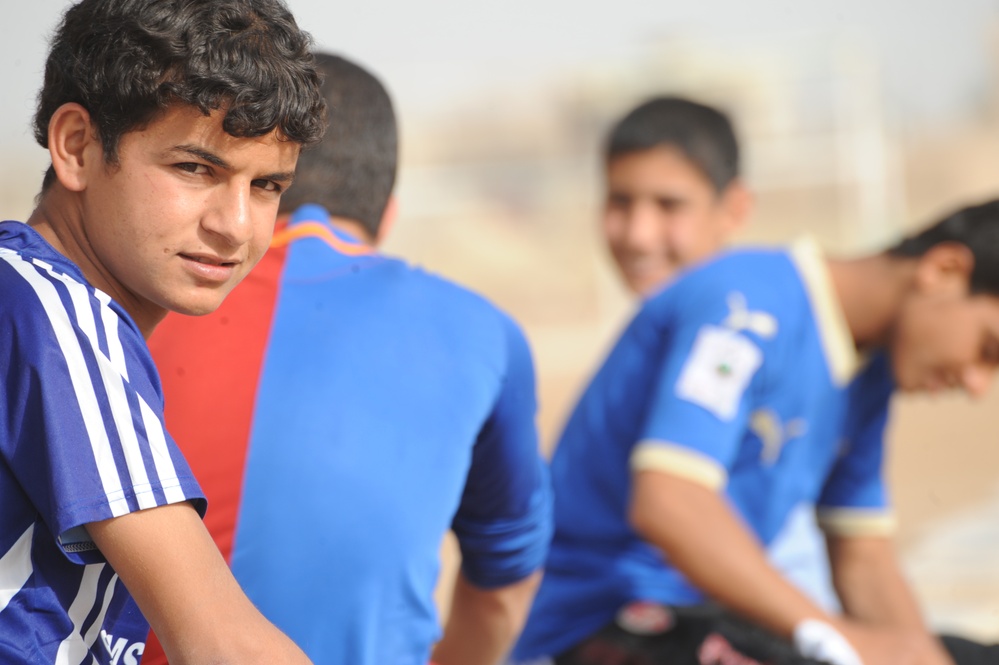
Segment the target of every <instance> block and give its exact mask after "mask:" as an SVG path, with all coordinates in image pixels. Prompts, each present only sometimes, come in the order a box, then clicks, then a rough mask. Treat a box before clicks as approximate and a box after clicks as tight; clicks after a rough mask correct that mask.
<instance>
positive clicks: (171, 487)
mask: <svg viewBox="0 0 999 665" xmlns="http://www.w3.org/2000/svg"><path fill="white" fill-rule="evenodd" d="M139 410H140V411H141V412H142V422H143V424H144V425H145V426H146V438H147V439H148V440H149V450H150V451H151V452H152V454H153V463H154V464H155V465H156V475H157V476H159V478H160V485H161V486H162V487H163V493H164V494H165V495H166V500H167V503H179V502H181V501H184V500H185V499H187V496H186V495H185V494H184V490H183V489H181V486H180V480H179V479H178V478H177V469H176V468H175V467H174V465H173V458H172V457H170V449H169V448H168V447H167V442H166V434H165V433H164V430H163V423H162V422H161V421H160V419H159V417H158V416H157V415H156V414H155V413H154V412H153V410H152V409H151V408H149V405H148V404H146V401H145V400H144V399H142V396H141V395H140V396H139Z"/></svg>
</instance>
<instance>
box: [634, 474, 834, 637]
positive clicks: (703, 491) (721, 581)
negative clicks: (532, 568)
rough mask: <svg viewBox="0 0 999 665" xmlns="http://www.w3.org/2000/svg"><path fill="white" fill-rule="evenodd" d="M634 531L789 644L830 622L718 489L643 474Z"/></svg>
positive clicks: (637, 483)
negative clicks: (800, 628)
mask: <svg viewBox="0 0 999 665" xmlns="http://www.w3.org/2000/svg"><path fill="white" fill-rule="evenodd" d="M630 517H631V522H632V525H633V526H634V527H635V529H636V530H637V531H638V532H639V534H640V535H641V536H642V537H643V538H644V539H645V540H647V541H648V542H650V543H652V544H653V545H655V546H657V547H658V548H660V549H661V550H662V551H663V552H664V553H665V554H666V556H667V557H668V558H669V560H670V562H671V563H672V564H673V565H674V566H676V568H677V569H678V570H679V571H680V572H682V573H683V574H684V575H685V576H686V577H687V579H688V580H689V581H690V582H691V583H692V584H693V585H694V586H696V587H698V588H699V589H700V590H701V591H703V592H704V593H705V594H706V595H708V596H710V597H711V598H713V599H714V600H716V601H717V602H719V603H721V604H722V605H724V606H725V607H727V608H728V609H730V610H732V611H734V612H736V613H738V614H740V615H742V616H744V617H746V618H748V619H750V620H752V621H754V622H756V623H758V624H760V625H762V626H764V627H766V628H768V629H769V630H771V631H773V632H774V633H776V634H778V635H781V636H783V637H785V638H790V637H791V636H792V633H793V632H794V628H795V626H797V625H798V624H799V622H801V621H802V620H804V619H807V618H813V619H821V620H823V621H825V620H828V619H829V617H827V616H826V615H825V613H824V612H823V611H822V610H821V609H820V608H819V607H818V606H816V605H815V604H814V603H813V602H812V601H811V600H809V599H808V598H807V597H805V595H804V594H802V593H801V592H800V591H799V590H798V589H797V588H795V587H794V586H793V585H792V584H791V583H790V582H788V581H787V580H785V579H784V578H783V577H782V576H781V574H780V573H779V572H778V571H777V570H775V569H774V568H773V567H772V566H771V565H770V562H769V561H768V560H767V557H766V553H765V552H764V550H763V548H762V547H761V546H760V544H759V543H758V541H757V540H756V539H755V538H754V537H753V535H752V534H751V533H750V532H749V530H748V529H747V528H746V527H745V525H744V524H743V523H742V522H741V520H739V518H738V517H737V516H736V514H735V513H734V512H733V511H732V509H731V508H730V507H729V505H728V503H727V502H726V501H725V499H724V497H723V496H722V495H720V494H719V493H718V492H716V491H715V490H712V489H709V488H708V487H705V486H703V485H700V484H698V483H696V482H693V481H690V480H687V479H684V478H680V477H678V476H673V475H671V474H667V473H664V472H659V471H638V472H636V474H635V477H634V482H633V495H632V505H631V511H630Z"/></svg>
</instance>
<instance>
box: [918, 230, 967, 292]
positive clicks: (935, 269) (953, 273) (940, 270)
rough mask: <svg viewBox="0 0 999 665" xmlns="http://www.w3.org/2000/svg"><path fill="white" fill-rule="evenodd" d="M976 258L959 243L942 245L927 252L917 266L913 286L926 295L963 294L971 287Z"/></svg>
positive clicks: (944, 243) (920, 258) (935, 246)
mask: <svg viewBox="0 0 999 665" xmlns="http://www.w3.org/2000/svg"><path fill="white" fill-rule="evenodd" d="M974 268H975V255H974V254H972V253H971V250H970V249H968V247H967V246H965V245H963V244H961V243H959V242H942V243H939V244H937V245H934V246H933V247H931V248H930V249H928V250H926V253H925V254H923V255H922V256H921V257H919V259H918V263H917V264H916V283H917V285H918V287H919V288H920V289H921V290H923V291H925V292H927V293H946V294H952V295H965V294H967V293H968V291H969V290H970V287H971V272H972V271H973V270H974Z"/></svg>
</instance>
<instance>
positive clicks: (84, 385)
mask: <svg viewBox="0 0 999 665" xmlns="http://www.w3.org/2000/svg"><path fill="white" fill-rule="evenodd" d="M12 265H13V267H14V268H15V270H17V271H18V272H19V273H20V276H21V277H22V279H21V280H18V279H9V280H8V279H5V280H4V282H5V286H10V287H11V288H12V289H13V290H15V291H16V293H15V296H16V297H15V298H14V300H15V301H17V305H16V308H15V310H12V309H11V308H9V307H8V308H4V309H3V311H2V312H0V324H2V327H3V328H4V330H5V332H4V336H3V337H2V338H0V344H2V347H3V353H2V354H0V355H2V356H3V359H2V360H0V376H2V377H3V380H4V386H5V388H4V389H5V398H4V400H3V404H2V405H0V428H2V430H0V438H2V450H0V454H2V455H3V458H4V460H5V461H6V463H7V464H8V465H9V467H10V469H11V471H12V473H13V474H14V475H15V477H17V479H18V481H19V483H20V484H21V486H22V488H23V489H24V492H25V494H26V495H27V496H28V498H29V499H30V501H31V503H32V504H33V506H34V507H35V508H36V510H37V511H38V513H39V514H40V516H41V518H42V519H43V520H44V521H45V522H46V524H47V526H48V528H49V529H50V531H51V532H52V533H53V534H55V535H57V536H58V537H59V538H58V540H59V543H60V545H61V546H62V549H63V551H64V552H65V553H66V555H67V556H68V557H69V558H70V559H72V560H74V561H78V562H83V563H90V562H93V561H99V560H100V557H99V554H98V553H96V552H95V548H94V546H93V543H92V542H90V540H89V537H88V536H87V534H86V531H85V530H84V529H82V528H80V527H82V525H85V524H87V523H90V522H94V521H99V520H104V519H108V518H112V517H117V516H120V515H124V514H126V513H129V512H134V511H136V510H141V509H143V508H149V507H153V506H157V505H163V504H166V503H174V502H179V501H186V500H191V499H193V500H195V504H196V506H197V507H198V508H199V510H201V511H203V510H204V500H203V495H202V494H201V491H200V489H199V488H198V486H197V483H196V482H195V481H194V479H193V478H192V477H191V473H190V470H189V469H188V467H187V465H186V463H185V462H184V459H183V457H182V456H181V454H180V452H179V451H178V450H177V449H176V446H175V445H174V443H173V441H172V440H171V439H170V437H169V436H168V435H167V433H166V431H165V429H164V428H163V417H162V398H161V396H160V395H159V393H158V392H157V391H158V386H159V381H158V378H157V377H156V374H155V368H154V366H153V364H152V360H151V359H150V358H149V356H148V351H146V347H145V342H144V340H143V339H142V338H141V335H139V333H138V330H137V329H136V328H135V327H134V325H133V324H131V322H130V320H127V319H126V318H124V317H125V315H123V314H119V312H118V311H117V309H116V308H117V305H113V304H112V303H111V301H110V299H109V298H107V296H105V295H104V294H102V293H100V292H97V294H96V295H95V294H94V292H93V291H91V290H90V289H88V287H86V286H85V285H83V284H81V283H79V282H75V281H73V280H71V279H69V278H66V277H65V276H62V275H59V274H57V273H53V272H52V271H51V270H50V269H48V268H46V267H44V266H43V267H41V268H39V267H38V266H34V265H32V264H29V263H28V262H27V261H18V259H17V258H13V259H9V260H8V263H7V264H6V265H4V264H3V261H0V268H2V269H9V268H10V267H11V266H12ZM4 277H10V275H9V273H8V275H6V276H4Z"/></svg>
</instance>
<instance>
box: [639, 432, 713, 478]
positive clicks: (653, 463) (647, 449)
mask: <svg viewBox="0 0 999 665" xmlns="http://www.w3.org/2000/svg"><path fill="white" fill-rule="evenodd" d="M630 463H631V470H632V471H665V472H666V473H672V474H674V475H677V476H680V477H682V478H686V479H687V480H691V481H693V482H695V483H700V484H701V485H704V486H705V487H707V488H709V489H712V490H720V489H722V488H723V487H725V484H726V483H727V482H728V472H727V471H726V470H725V467H723V466H722V465H721V464H719V463H718V461H717V460H715V459H712V458H711V457H708V456H707V455H704V454H702V453H699V452H697V451H696V450H692V449H690V448H686V447H684V446H679V445H677V444H675V443H669V442H666V441H657V440H655V439H646V440H644V441H639V442H638V444H637V445H636V446H635V448H634V449H633V450H632V452H631V460H630Z"/></svg>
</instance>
